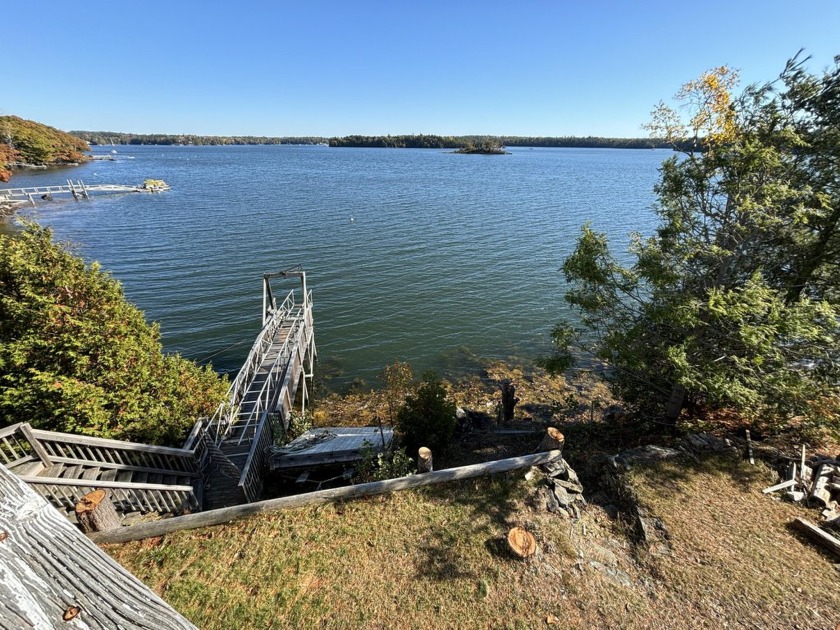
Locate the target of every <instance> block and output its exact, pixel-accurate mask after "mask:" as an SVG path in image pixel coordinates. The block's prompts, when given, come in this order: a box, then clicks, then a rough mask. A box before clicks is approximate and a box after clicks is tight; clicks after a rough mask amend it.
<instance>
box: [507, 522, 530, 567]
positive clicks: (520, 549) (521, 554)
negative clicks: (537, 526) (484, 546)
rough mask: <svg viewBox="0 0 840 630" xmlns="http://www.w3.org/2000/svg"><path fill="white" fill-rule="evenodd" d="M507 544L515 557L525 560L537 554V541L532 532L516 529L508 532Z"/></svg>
mask: <svg viewBox="0 0 840 630" xmlns="http://www.w3.org/2000/svg"><path fill="white" fill-rule="evenodd" d="M507 543H508V547H509V548H510V550H511V552H512V553H513V555H515V556H516V557H517V558H520V559H522V560H525V559H526V558H530V557H531V556H533V555H534V554H535V553H536V552H537V541H536V539H535V538H534V536H533V534H531V532H529V531H527V530H525V529H522V528H521V527H514V528H513V529H511V530H510V531H509V532H508V535H507Z"/></svg>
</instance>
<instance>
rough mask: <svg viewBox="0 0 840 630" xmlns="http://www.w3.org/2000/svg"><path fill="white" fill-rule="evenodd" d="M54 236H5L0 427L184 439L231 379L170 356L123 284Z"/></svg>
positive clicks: (0, 265)
mask: <svg viewBox="0 0 840 630" xmlns="http://www.w3.org/2000/svg"><path fill="white" fill-rule="evenodd" d="M51 236H52V235H51V232H50V230H48V229H43V228H40V227H38V226H36V225H34V224H29V225H27V226H26V227H25V229H24V230H23V232H22V233H20V234H16V235H12V236H8V235H3V236H0V424H12V423H15V422H30V423H32V425H33V426H36V427H38V428H43V429H49V430H55V431H66V432H70V433H81V434H86V435H94V436H100V437H106V438H116V439H129V440H138V441H143V442H149V443H153V444H180V442H182V441H183V439H184V438H185V437H186V434H187V433H188V432H189V430H190V429H191V427H192V425H193V423H194V422H195V420H196V419H197V418H198V417H200V416H203V415H209V414H210V413H212V412H213V410H214V409H215V408H216V406H217V405H218V404H219V403H220V402H221V401H222V400H223V398H224V396H225V393H226V389H227V384H226V382H225V381H224V380H222V379H220V378H219V377H218V376H217V375H216V374H215V373H214V372H213V371H212V370H211V369H210V367H209V366H208V367H205V368H200V367H198V366H197V365H196V364H195V363H193V362H191V361H187V360H186V359H183V358H182V357H180V356H178V355H164V354H163V353H162V346H161V341H160V331H159V329H158V327H157V325H154V324H153V325H149V324H147V323H146V322H145V320H144V318H143V313H142V312H141V311H140V310H138V309H137V308H136V307H135V306H133V305H132V304H130V303H128V302H127V301H126V300H125V297H124V295H123V291H122V287H121V286H120V284H119V282H117V281H116V280H114V279H113V278H111V277H110V276H109V275H107V274H106V273H104V272H102V271H101V270H100V268H99V266H98V265H97V264H96V263H93V264H91V265H89V266H88V265H85V263H84V261H82V260H81V259H80V258H78V257H76V256H73V255H72V254H70V253H69V252H67V251H66V250H64V249H62V248H61V247H59V246H58V245H56V244H54V243H52V241H51Z"/></svg>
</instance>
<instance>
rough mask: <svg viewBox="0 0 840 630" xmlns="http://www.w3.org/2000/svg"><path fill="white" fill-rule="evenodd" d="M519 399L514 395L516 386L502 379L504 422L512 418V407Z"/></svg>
mask: <svg viewBox="0 0 840 630" xmlns="http://www.w3.org/2000/svg"><path fill="white" fill-rule="evenodd" d="M518 402H519V399H518V398H517V397H516V387H515V386H514V384H513V383H511V382H510V380H508V379H505V380H504V381H502V419H503V420H504V421H505V422H510V421H511V420H513V408H514V407H516V403H518Z"/></svg>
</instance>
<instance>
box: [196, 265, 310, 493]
mask: <svg viewBox="0 0 840 630" xmlns="http://www.w3.org/2000/svg"><path fill="white" fill-rule="evenodd" d="M281 280H297V281H298V282H299V285H298V286H297V287H296V288H293V289H292V290H290V291H289V292H288V293H287V294H286V295H285V297H283V299H282V300H278V297H277V296H276V295H275V291H274V289H273V288H272V281H281ZM262 310H263V316H262V322H263V323H262V328H261V330H260V332H259V334H258V335H257V339H256V341H255V342H254V345H253V346H252V347H251V351H250V352H249V353H248V357H247V358H246V359H245V363H244V364H243V365H242V368H241V369H240V370H239V373H238V374H237V376H236V378H235V379H234V381H233V382H232V383H231V386H230V389H229V390H228V396H227V399H226V401H225V402H224V403H222V404H221V405H219V408H218V409H217V410H216V412H215V414H214V415H213V416H212V417H211V418H210V419H208V420H204V421H199V422H198V423H197V424H196V426H195V428H194V429H193V432H192V434H191V435H190V437H189V438H188V439H187V442H186V443H185V444H184V448H185V449H192V448H194V447H195V445H196V443H197V441H199V440H201V441H203V443H204V446H205V448H204V449H203V452H204V453H205V461H204V462H202V469H203V473H204V480H205V485H204V507H205V509H213V508H217V507H224V506H227V505H235V504H238V503H244V502H247V501H255V500H257V499H258V498H259V497H260V493H261V492H262V471H263V467H264V465H265V457H266V451H267V449H268V447H270V446H271V445H272V444H273V443H274V432H275V430H277V429H278V428H280V427H282V429H283V430H286V429H288V427H289V421H290V419H291V414H292V411H293V408H294V406H295V402H296V399H297V396H298V392H300V411H301V413H303V412H305V410H306V404H307V401H308V399H309V388H310V386H311V382H312V376H313V370H314V362H315V357H316V350H315V332H314V328H313V319H312V293H311V291H309V290H308V289H307V286H306V272H305V271H303V270H301V269H294V270H290V271H281V272H276V273H266V274H263V309H262ZM307 380H308V381H309V383H308V384H307Z"/></svg>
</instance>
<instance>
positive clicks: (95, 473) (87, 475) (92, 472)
mask: <svg viewBox="0 0 840 630" xmlns="http://www.w3.org/2000/svg"><path fill="white" fill-rule="evenodd" d="M99 472H100V470H99V468H98V467H97V466H93V467H92V468H88V469H86V470H85V471H84V472H83V473H82V476H81V479H88V480H91V481H95V480H96V479H99Z"/></svg>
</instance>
